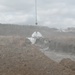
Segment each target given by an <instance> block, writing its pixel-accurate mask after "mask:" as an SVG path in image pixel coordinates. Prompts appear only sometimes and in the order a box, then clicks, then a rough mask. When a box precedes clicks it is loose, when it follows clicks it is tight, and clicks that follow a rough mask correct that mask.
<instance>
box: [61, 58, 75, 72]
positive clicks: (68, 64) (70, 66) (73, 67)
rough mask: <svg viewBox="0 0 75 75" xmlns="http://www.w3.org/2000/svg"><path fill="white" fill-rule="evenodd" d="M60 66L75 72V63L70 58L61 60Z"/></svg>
mask: <svg viewBox="0 0 75 75" xmlns="http://www.w3.org/2000/svg"><path fill="white" fill-rule="evenodd" d="M60 64H62V65H63V66H65V67H66V68H68V69H71V70H72V71H75V61H72V60H71V59H69V58H67V59H63V60H61V62H60Z"/></svg>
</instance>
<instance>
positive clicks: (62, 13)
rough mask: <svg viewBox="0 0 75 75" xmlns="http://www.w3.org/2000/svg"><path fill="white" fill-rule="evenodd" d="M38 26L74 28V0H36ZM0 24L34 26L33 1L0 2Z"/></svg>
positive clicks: (14, 0) (3, 0) (7, 0)
mask: <svg viewBox="0 0 75 75" xmlns="http://www.w3.org/2000/svg"><path fill="white" fill-rule="evenodd" d="M37 20H38V25H40V26H41V25H44V26H48V27H57V28H66V27H75V0H37ZM0 23H10V24H21V25H22V24H23V25H35V0H0Z"/></svg>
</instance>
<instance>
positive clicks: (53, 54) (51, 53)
mask: <svg viewBox="0 0 75 75" xmlns="http://www.w3.org/2000/svg"><path fill="white" fill-rule="evenodd" d="M40 51H41V52H43V53H44V54H45V55H46V56H47V57H48V58H50V59H52V60H54V61H56V62H60V61H61V60H62V59H63V58H70V59H72V60H75V56H74V55H71V54H67V53H57V52H54V51H51V50H49V49H48V48H45V49H40Z"/></svg>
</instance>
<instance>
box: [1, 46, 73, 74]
mask: <svg viewBox="0 0 75 75" xmlns="http://www.w3.org/2000/svg"><path fill="white" fill-rule="evenodd" d="M0 75H74V74H73V72H72V71H71V70H70V69H67V68H65V67H64V66H62V65H60V64H58V63H56V62H54V61H53V60H51V59H49V58H47V57H46V56H45V55H44V54H43V53H41V52H40V51H39V50H38V49H37V48H35V47H33V46H28V47H25V48H19V47H14V48H11V47H5V48H3V49H2V50H1V49H0Z"/></svg>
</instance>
